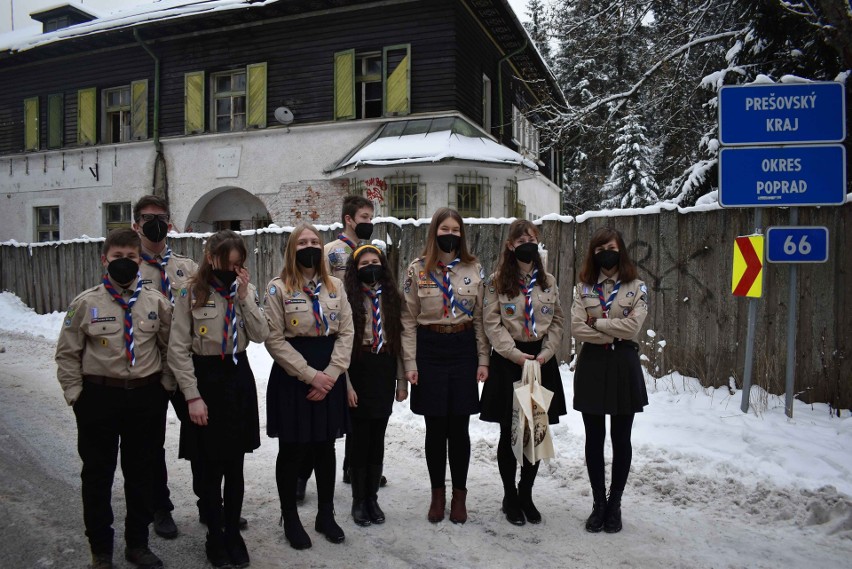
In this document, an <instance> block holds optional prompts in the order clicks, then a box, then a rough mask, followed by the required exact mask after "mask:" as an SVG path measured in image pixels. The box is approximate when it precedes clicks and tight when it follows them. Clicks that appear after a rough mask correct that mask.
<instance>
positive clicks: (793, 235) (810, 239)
mask: <svg viewBox="0 0 852 569" xmlns="http://www.w3.org/2000/svg"><path fill="white" fill-rule="evenodd" d="M766 260H767V261H769V262H770V263H824V262H826V261H827V260H828V228H827V227H807V226H790V227H770V228H769V229H768V230H767V231H766Z"/></svg>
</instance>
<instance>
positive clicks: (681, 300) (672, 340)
mask: <svg viewBox="0 0 852 569" xmlns="http://www.w3.org/2000/svg"><path fill="white" fill-rule="evenodd" d="M752 216H753V212H752V211H750V210H742V209H733V210H712V211H691V212H683V211H660V212H659V213H646V214H641V215H623V216H617V217H596V216H594V214H591V215H589V216H587V217H585V219H584V216H581V217H580V218H578V220H571V219H568V220H559V221H545V222H543V224H542V234H543V237H542V241H543V243H545V245H546V246H547V247H548V251H549V254H548V265H549V269H548V270H549V271H550V272H552V273H554V274H555V275H556V277H557V282H558V285H559V289H560V295H561V299H562V305H563V309H564V310H565V311H566V314H567V312H568V311H569V310H570V305H571V290H572V285H573V283H574V279H575V273H576V270H577V268H578V265H579V264H580V263H581V262H582V258H583V255H584V254H585V251H586V249H587V247H588V240H589V236H590V234H591V233H592V232H593V231H594V230H595V229H597V228H598V227H600V226H602V225H611V226H614V227H616V228H618V229H620V230H621V231H622V233H623V235H624V238H625V241H626V243H627V245H628V249H629V251H630V254H631V256H632V257H633V259H634V260H635V261H637V263H638V265H639V269H640V275H641V276H642V278H643V279H644V280H645V282H646V283H647V285H648V288H649V290H650V295H649V297H650V298H649V300H650V303H649V304H650V307H649V310H650V312H649V317H648V319H647V321H646V324H645V328H646V330H651V331H653V332H652V334H654V336H653V337H651V336H650V335H648V334H647V332H646V330H643V332H642V335H641V337H640V339H641V340H642V343H643V353H644V355H645V357H646V358H647V360H646V366H647V367H648V370H649V371H650V372H651V373H652V374H654V375H655V376H661V375H664V374H665V373H667V372H669V371H670V370H677V371H680V372H681V373H682V374H684V375H689V376H694V377H698V378H699V379H700V380H701V381H702V383H703V384H704V385H706V386H716V387H717V386H724V385H729V384H730V383H731V381H732V380H733V381H734V382H735V384H736V386H737V387H740V386H741V384H742V381H741V378H742V375H743V361H744V351H745V336H746V313H747V305H748V301H747V300H745V299H741V298H735V297H733V296H732V295H731V271H732V263H733V242H734V238H735V237H736V236H738V235H744V234H748V233H751V232H752V230H753V222H752V219H753V217H752ZM763 218H764V221H765V227H769V226H772V225H786V224H787V212H786V210H781V209H777V208H773V209H767V210H765V211H764V213H763ZM850 219H852V204H850V203H847V204H846V205H844V206H842V207H830V208H829V207H827V208H800V212H799V224H800V225H821V226H826V227H828V228H829V260H828V262H827V263H823V264H817V265H803V266H800V268H799V277H798V298H799V301H798V302H799V307H798V316H797V326H798V331H797V344H796V391H797V395H798V397H799V398H800V399H803V400H805V401H808V402H813V401H819V402H827V403H830V404H831V405H832V406H833V407H835V408H837V409H846V408H852V288H850V284H852V283H850V282H849V280H848V278H847V277H848V276H849V274H850V265H852V255H850V254H849V251H852V236H850V235H849V234H848V233H847V232H846V226H847V224H848V223H849V222H850ZM427 228H428V224H426V223H422V224H420V225H416V224H410V223H409V224H402V225H397V224H395V223H387V222H383V223H382V222H380V223H377V225H376V232H375V234H374V236H375V237H378V238H385V239H386V240H387V241H388V243H389V244H390V247H389V252H388V253H389V259H390V262H391V266H395V267H397V270H398V271H399V272H401V271H403V270H404V269H405V267H407V266H408V263H409V262H410V261H411V259H413V258H414V257H416V256H417V255H418V254H419V253H420V251H421V250H422V248H423V243H424V241H425V237H426V231H427ZM507 229H508V222H506V223H476V222H470V223H468V224H467V225H466V230H467V235H468V241H469V245H470V248H471V250H472V251H473V252H474V254H476V255H477V256H478V257H479V258H480V260H481V262H482V265H483V267H484V269H485V271H486V272H487V273H490V272H491V271H492V270H493V269H494V268H495V264H496V260H497V259H498V256H499V252H500V248H501V244H502V243H503V241H504V240H505V238H506V232H507ZM336 233H337V232H336V231H331V230H329V231H323V238H324V240H326V242H327V241H328V240H329V239H333V238H334V235H335V234H336ZM244 239H245V240H246V245H247V248H248V251H249V259H248V267H249V271H250V272H251V276H252V281H253V282H254V283H256V284H258V285H259V288H262V286H263V285H264V284H265V283H266V282H268V281H269V279H271V278H272V277H273V276H275V275H276V274H277V273H278V272H279V271H280V269H281V263H282V257H281V251H282V246H283V245H284V243H285V242H286V239H287V234H286V233H284V232H280V231H271V230H259V231H258V232H251V233H249V232H246V234H245V235H244ZM170 244H171V247H172V249H173V250H175V251H176V252H178V253H182V254H184V255H187V256H190V257H192V258H194V259H199V258H200V256H201V251H202V247H203V238H202V237H200V236H191V235H190V236H181V237H173V238H171V239H170ZM101 246H102V241H99V240H91V241H85V242H79V243H77V242H72V243H66V242H63V243H60V244H39V245H35V244H33V245H20V244H15V245H9V244H4V245H2V246H0V288H2V290H5V291H12V292H14V293H15V294H17V295H18V296H19V297H20V298H21V299H22V300H23V301H24V302H25V303H26V304H27V305H28V306H31V307H33V308H34V309H35V310H36V311H37V312H39V313H47V312H52V311H61V310H65V309H66V308H67V306H68V304H69V303H70V302H71V300H72V299H73V298H74V297H75V296H76V295H77V294H78V293H79V292H80V291H82V290H83V289H85V288H87V287H89V286H93V285H95V284H97V283H98V282H99V279H100V276H101V274H102V273H103V268H102V266H101V264H100V261H99V255H100V248H101ZM787 279H788V269H787V265H767V266H766V267H765V268H764V284H765V294H764V297H763V299H762V300H760V301H759V308H758V311H757V314H758V319H757V329H756V345H755V367H754V376H753V377H754V381H755V383H756V384H757V385H760V386H762V387H764V388H765V389H767V391H769V392H770V393H783V391H784V366H785V357H786V339H785V333H786V322H787V308H786V304H787V295H788V292H787ZM572 352H573V346H572V343H571V339H570V335H569V334H566V335H565V340H564V342H563V346H562V351H561V354H560V357H561V358H562V359H563V360H568V359H570V357H571V355H572Z"/></svg>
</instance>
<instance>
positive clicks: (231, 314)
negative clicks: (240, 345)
mask: <svg viewBox="0 0 852 569" xmlns="http://www.w3.org/2000/svg"><path fill="white" fill-rule="evenodd" d="M210 284H211V285H212V286H213V290H215V291H216V292H218V293H219V294H220V295H221V296H222V298H224V299H225V301H226V302H227V303H228V306H227V307H226V308H225V328H224V329H223V330H222V359H223V360H224V359H225V348H226V347H227V346H228V331H229V329H230V328H233V330H234V332H233V341H234V347H233V349H232V350H231V357H232V358H233V360H234V364H235V365H236V363H237V330H238V329H239V326H237V307H236V305H235V304H234V298H236V296H237V284H238V283H237V281H234V282H233V283H231V287H230V288H229V289H225V287H223V286H221V285H220V284H218V283H217V282H216V281H215V280H214V281H211V282H210Z"/></svg>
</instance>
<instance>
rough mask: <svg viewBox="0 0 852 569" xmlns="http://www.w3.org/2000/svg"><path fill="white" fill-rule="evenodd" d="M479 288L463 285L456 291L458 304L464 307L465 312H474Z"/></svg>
mask: <svg viewBox="0 0 852 569" xmlns="http://www.w3.org/2000/svg"><path fill="white" fill-rule="evenodd" d="M477 290H478V287H475V286H473V285H462V286H460V287H458V288H457V289H456V302H458V303H459V304H461V305H462V307H463V308H464V309H465V310H469V311H470V312H473V307H474V306H476V293H477Z"/></svg>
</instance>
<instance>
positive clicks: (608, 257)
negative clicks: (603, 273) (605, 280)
mask: <svg viewBox="0 0 852 569" xmlns="http://www.w3.org/2000/svg"><path fill="white" fill-rule="evenodd" d="M620 258H621V254H620V253H619V252H618V251H613V250H612V249H605V250H603V251H598V252H597V253H595V264H596V265H597V266H599V267H601V268H602V269H606V270H610V269H611V268H613V267H614V266H616V265H617V264H618V260H619V259H620Z"/></svg>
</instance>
